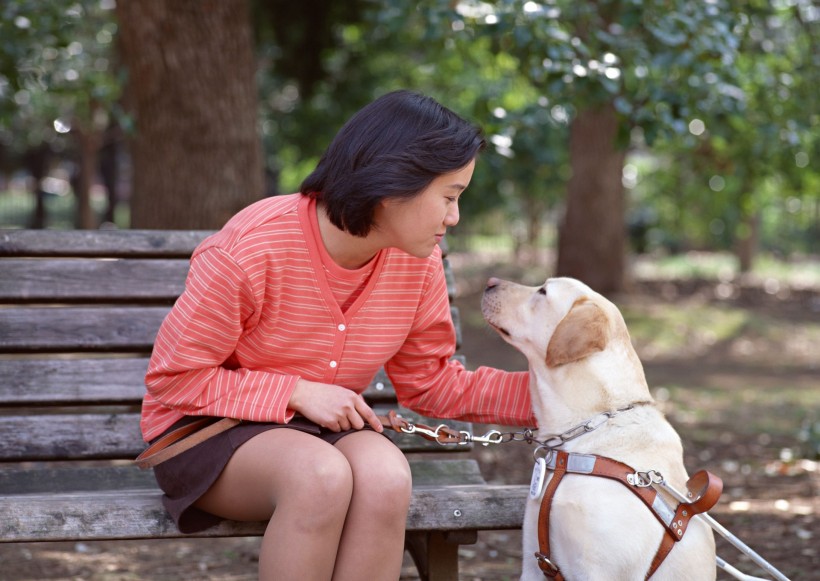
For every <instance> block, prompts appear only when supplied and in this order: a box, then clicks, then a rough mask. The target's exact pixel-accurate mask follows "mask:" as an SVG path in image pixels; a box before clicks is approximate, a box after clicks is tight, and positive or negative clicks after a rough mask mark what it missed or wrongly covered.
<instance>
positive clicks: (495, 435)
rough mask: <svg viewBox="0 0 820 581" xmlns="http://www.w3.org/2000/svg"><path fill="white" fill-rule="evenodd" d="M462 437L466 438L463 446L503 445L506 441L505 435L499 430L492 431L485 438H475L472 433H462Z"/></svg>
mask: <svg viewBox="0 0 820 581" xmlns="http://www.w3.org/2000/svg"><path fill="white" fill-rule="evenodd" d="M461 435H462V436H463V438H464V441H463V442H460V443H461V444H468V443H470V442H474V443H476V444H481V445H482V446H489V445H490V444H501V443H502V442H503V441H504V434H502V433H501V432H499V431H498V430H490V431H489V432H487V433H486V434H484V435H483V436H474V435H473V434H471V433H470V432H461Z"/></svg>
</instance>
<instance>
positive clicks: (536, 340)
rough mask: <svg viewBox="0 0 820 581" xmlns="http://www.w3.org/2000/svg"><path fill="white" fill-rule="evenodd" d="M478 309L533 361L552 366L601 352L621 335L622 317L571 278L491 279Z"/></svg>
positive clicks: (622, 334) (604, 301) (607, 303)
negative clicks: (529, 282)
mask: <svg viewBox="0 0 820 581" xmlns="http://www.w3.org/2000/svg"><path fill="white" fill-rule="evenodd" d="M481 312H482V314H483V315H484V319H485V320H486V321H487V323H489V324H490V326H492V327H493V328H494V329H495V330H496V331H498V333H499V334H500V335H501V336H502V337H503V338H504V340H505V341H507V342H508V343H510V344H511V345H512V346H514V347H515V348H517V349H518V350H519V351H521V352H522V353H523V354H524V355H525V356H526V357H527V359H528V360H529V361H530V363H531V364H532V363H533V362H535V361H545V362H546V364H547V366H548V367H551V368H554V367H559V366H562V365H566V364H569V363H573V362H576V361H579V360H582V359H584V358H586V357H589V356H590V355H593V354H594V353H597V352H600V351H603V350H604V349H605V348H606V347H607V345H608V344H609V342H610V341H611V340H613V339H614V338H617V339H623V336H624V335H626V339H627V341H628V334H626V326H625V324H624V323H623V318H622V317H621V315H620V313H619V312H618V310H617V308H616V307H615V305H613V304H612V303H611V302H610V301H608V300H607V299H606V298H604V297H603V296H601V295H600V294H598V293H596V292H595V291H593V290H592V289H590V288H589V287H588V286H587V285H585V284H583V283H582V282H580V281H578V280H576V279H572V278H550V279H547V281H546V282H545V283H544V284H543V285H541V286H538V287H528V286H523V285H519V284H515V283H512V282H507V281H502V280H498V279H494V278H493V279H490V281H489V282H488V284H487V288H486V289H485V291H484V296H483V298H482V301H481Z"/></svg>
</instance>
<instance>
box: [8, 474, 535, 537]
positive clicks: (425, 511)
mask: <svg viewBox="0 0 820 581" xmlns="http://www.w3.org/2000/svg"><path fill="white" fill-rule="evenodd" d="M526 496H527V487H526V486H521V485H487V484H484V485H464V486H449V485H448V486H416V487H414V488H413V495H412V498H411V501H410V510H409V513H408V516H407V530H408V531H431V530H448V531H453V530H485V529H493V530H496V529H515V528H520V526H521V518H522V514H523V511H524V503H525V501H526ZM0 514H2V515H3V518H2V519H0V542H10V541H14V542H24V541H61V540H81V539H145V538H172V537H181V536H195V537H223V536H250V535H254V536H255V535H261V534H263V533H264V530H265V527H266V525H267V523H264V522H253V523H238V522H233V521H225V522H223V523H221V524H220V525H218V526H216V527H212V528H210V529H207V530H205V531H203V532H201V533H197V534H195V535H182V534H180V533H179V532H178V531H177V529H176V527H175V526H174V524H173V522H172V521H171V518H170V517H169V516H168V514H167V513H166V512H165V509H164V508H163V507H162V504H161V502H160V493H159V492H155V491H150V490H121V491H109V492H78V493H73V494H61V495H55V494H42V495H39V494H30V495H15V496H13V497H0Z"/></svg>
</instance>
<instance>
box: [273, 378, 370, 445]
mask: <svg viewBox="0 0 820 581" xmlns="http://www.w3.org/2000/svg"><path fill="white" fill-rule="evenodd" d="M288 407H289V408H290V409H292V410H293V411H295V412H299V413H300V414H302V415H303V416H305V417H306V418H307V419H309V420H310V421H312V422H314V423H316V424H319V425H320V426H322V427H324V428H327V429H329V430H332V431H334V432H341V431H344V430H350V429H353V430H361V429H362V428H363V427H364V426H365V424H370V426H371V427H372V428H373V429H374V430H376V431H377V432H382V431H383V429H384V428H383V427H382V424H381V422H380V421H379V419H378V418H377V417H376V412H374V411H373V410H372V409H371V408H370V406H369V405H367V403H365V401H364V398H363V397H362V396H361V395H359V394H357V393H355V392H352V391H350V390H349V389H346V388H344V387H339V386H338V385H331V384H328V383H317V382H315V381H307V380H306V379H300V380H299V381H297V382H296V387H295V388H294V389H293V393H292V394H291V396H290V401H289V402H288Z"/></svg>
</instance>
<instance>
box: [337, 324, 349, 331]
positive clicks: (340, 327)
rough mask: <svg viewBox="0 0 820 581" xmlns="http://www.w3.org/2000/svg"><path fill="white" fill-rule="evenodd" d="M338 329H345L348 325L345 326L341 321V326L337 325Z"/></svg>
mask: <svg viewBox="0 0 820 581" xmlns="http://www.w3.org/2000/svg"><path fill="white" fill-rule="evenodd" d="M337 329H339V330H340V331H344V330H345V329H347V327H345V324H344V323H339V326H338V327H337Z"/></svg>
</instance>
